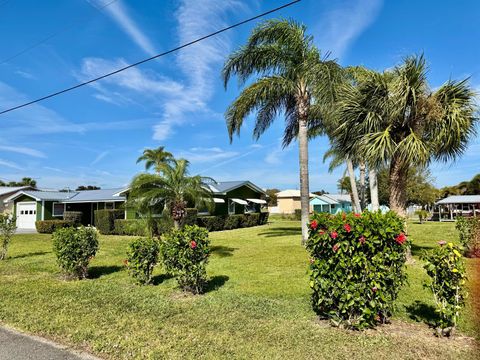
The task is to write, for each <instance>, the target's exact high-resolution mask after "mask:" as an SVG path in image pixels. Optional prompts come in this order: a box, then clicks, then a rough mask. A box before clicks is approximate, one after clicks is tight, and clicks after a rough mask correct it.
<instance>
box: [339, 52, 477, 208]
mask: <svg viewBox="0 0 480 360" xmlns="http://www.w3.org/2000/svg"><path fill="white" fill-rule="evenodd" d="M426 73H427V66H426V63H425V59H424V57H423V55H420V56H411V57H407V58H406V59H405V60H404V62H403V63H402V64H400V65H398V66H396V67H395V68H394V69H393V70H391V71H386V72H384V73H375V72H369V73H368V74H367V75H366V78H365V80H364V81H362V82H360V83H359V84H358V86H353V85H351V84H346V85H343V86H342V89H341V90H340V93H341V96H340V95H339V99H341V100H339V102H338V111H339V114H338V115H339V117H340V118H341V119H342V122H341V124H340V126H339V127H338V129H337V130H336V132H335V135H336V139H337V141H338V142H339V144H340V146H341V147H342V148H344V149H345V151H347V152H351V151H360V152H361V153H362V154H364V156H365V158H366V159H367V162H368V163H369V164H372V165H373V166H374V167H376V168H377V167H379V166H380V165H382V164H383V165H385V164H387V165H388V166H389V180H390V181H389V183H390V188H389V192H390V194H389V204H390V208H391V209H392V210H394V211H396V212H397V213H399V214H400V215H405V209H406V190H407V189H406V185H407V176H408V169H409V168H411V167H416V166H420V167H422V166H427V165H428V164H429V163H430V162H432V161H451V160H454V159H455V158H457V157H458V156H460V155H461V154H462V153H463V152H464V150H465V149H466V147H467V143H468V141H469V140H470V139H471V138H472V136H473V135H474V134H475V125H476V121H477V120H478V119H477V118H476V111H477V107H476V105H475V92H474V91H473V90H472V88H471V87H470V86H469V84H468V81H467V80H462V81H454V80H448V81H447V82H446V83H445V84H444V85H442V86H441V87H440V88H438V89H437V90H435V91H432V90H431V89H430V87H429V86H428V82H427V76H426Z"/></svg>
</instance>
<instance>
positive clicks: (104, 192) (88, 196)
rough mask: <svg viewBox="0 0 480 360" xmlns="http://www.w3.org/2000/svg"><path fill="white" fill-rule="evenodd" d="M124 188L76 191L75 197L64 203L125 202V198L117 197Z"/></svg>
mask: <svg viewBox="0 0 480 360" xmlns="http://www.w3.org/2000/svg"><path fill="white" fill-rule="evenodd" d="M123 189H124V188H115V189H99V190H82V191H76V192H75V195H74V196H72V197H70V198H68V199H65V200H64V201H62V202H63V203H77V202H103V201H124V200H125V196H118V195H117V196H115V194H118V193H119V192H121V191H122V190H123Z"/></svg>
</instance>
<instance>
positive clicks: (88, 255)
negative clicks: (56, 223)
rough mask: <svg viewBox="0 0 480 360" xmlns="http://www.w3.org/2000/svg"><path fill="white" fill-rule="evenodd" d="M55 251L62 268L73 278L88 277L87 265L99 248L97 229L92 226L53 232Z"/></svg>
mask: <svg viewBox="0 0 480 360" xmlns="http://www.w3.org/2000/svg"><path fill="white" fill-rule="evenodd" d="M52 240H53V252H54V254H55V255H56V257H57V263H58V265H59V266H60V267H61V268H62V270H63V271H64V272H65V273H66V274H67V275H68V276H69V277H73V278H78V279H83V278H85V277H87V267H88V263H89V262H90V260H91V259H92V258H93V257H94V256H95V254H96V253H97V250H98V237H97V230H96V229H95V228H92V227H89V226H88V227H83V226H81V227H79V228H73V227H69V228H63V229H58V230H56V231H55V232H54V233H53V234H52Z"/></svg>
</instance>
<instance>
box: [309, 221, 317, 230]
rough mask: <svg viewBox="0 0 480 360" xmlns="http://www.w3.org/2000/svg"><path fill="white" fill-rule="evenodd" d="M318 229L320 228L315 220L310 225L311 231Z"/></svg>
mask: <svg viewBox="0 0 480 360" xmlns="http://www.w3.org/2000/svg"><path fill="white" fill-rule="evenodd" d="M317 227H318V223H317V220H313V221H312V222H311V223H310V229H313V230H317Z"/></svg>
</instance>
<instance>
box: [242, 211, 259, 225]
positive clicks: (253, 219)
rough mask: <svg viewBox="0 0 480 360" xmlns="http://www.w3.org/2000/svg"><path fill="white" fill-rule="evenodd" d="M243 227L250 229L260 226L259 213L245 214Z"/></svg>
mask: <svg viewBox="0 0 480 360" xmlns="http://www.w3.org/2000/svg"><path fill="white" fill-rule="evenodd" d="M244 224H245V226H244V227H252V226H257V225H259V224H260V213H253V214H245V220H244Z"/></svg>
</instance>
